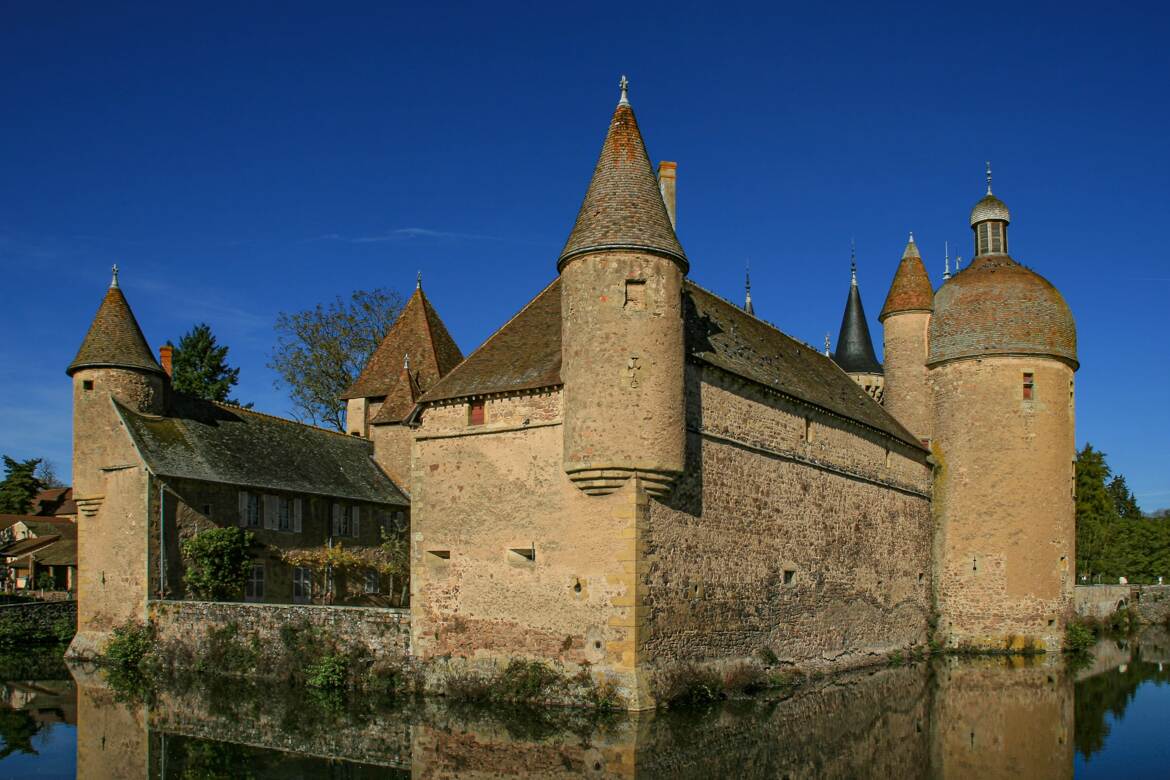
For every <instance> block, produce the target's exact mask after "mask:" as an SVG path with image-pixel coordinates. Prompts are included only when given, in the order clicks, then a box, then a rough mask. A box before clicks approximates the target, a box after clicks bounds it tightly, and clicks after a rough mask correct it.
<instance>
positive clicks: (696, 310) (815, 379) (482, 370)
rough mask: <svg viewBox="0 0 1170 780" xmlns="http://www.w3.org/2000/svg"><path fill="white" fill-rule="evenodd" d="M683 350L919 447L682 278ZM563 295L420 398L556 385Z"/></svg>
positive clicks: (546, 299) (831, 368)
mask: <svg viewBox="0 0 1170 780" xmlns="http://www.w3.org/2000/svg"><path fill="white" fill-rule="evenodd" d="M683 289H684V295H685V299H684V316H685V318H686V322H685V328H686V349H687V354H688V355H689V356H690V357H691V358H692V359H694V360H700V361H703V362H705V363H708V364H710V365H712V366H716V367H718V368H721V369H723V370H725V371H728V372H730V373H732V374H736V375H738V376H741V377H743V378H745V379H748V380H751V381H753V382H757V383H759V384H761V385H764V386H766V387H770V388H772V389H774V390H777V391H779V392H781V393H784V394H785V395H788V396H791V397H793V398H797V399H800V400H802V401H805V402H807V403H810V404H813V405H815V406H819V407H821V408H823V409H825V410H827V411H829V412H832V413H834V414H837V415H840V416H842V417H846V418H849V419H851V420H855V421H857V422H858V423H861V424H862V425H864V426H866V427H869V428H872V429H874V430H877V431H881V432H883V433H885V434H887V435H889V436H892V437H894V438H896V439H898V440H900V441H902V442H905V443H906V444H909V445H911V446H913V447H915V448H917V449H922V445H921V444H920V443H919V441H918V439H917V438H915V436H914V435H913V434H911V433H910V432H909V431H907V430H906V429H905V428H904V427H902V425H901V424H900V423H898V422H897V421H896V420H895V419H894V418H893V417H891V416H890V414H889V413H888V412H886V410H885V409H883V408H882V407H881V406H880V405H879V404H877V403H876V402H875V401H874V400H873V399H872V398H870V397H869V396H868V395H867V394H866V392H865V391H864V390H863V389H862V388H861V387H859V386H858V385H857V383H856V382H854V381H853V380H852V379H850V378H849V376H848V375H847V374H846V373H844V372H843V371H842V370H841V369H840V368H839V367H838V366H837V365H836V364H835V363H833V361H831V360H830V359H829V358H827V357H825V356H824V355H822V354H821V353H819V352H817V351H816V350H814V349H812V348H811V347H807V346H805V345H804V344H801V343H800V342H798V341H796V340H795V339H793V338H791V337H789V336H787V335H785V334H784V333H781V332H780V331H779V330H777V329H776V328H774V327H773V326H771V325H769V324H767V323H766V322H764V321H762V320H758V319H756V318H755V317H753V316H751V315H750V314H748V313H747V312H745V311H743V310H742V309H741V308H739V307H738V306H736V305H735V304H733V303H731V302H729V301H725V300H723V299H722V298H720V297H718V296H717V295H715V294H713V293H711V292H708V291H707V290H704V289H703V288H702V287H699V286H698V285H697V284H695V283H694V282H692V281H690V280H687V281H685V282H684V288H683ZM560 369H561V295H560V282H559V280H557V281H554V282H553V283H552V284H550V285H549V286H548V287H546V288H545V289H544V290H542V291H541V292H540V294H539V295H537V296H536V297H535V298H533V299H532V301H530V302H529V303H528V305H527V306H525V307H524V308H523V309H521V310H520V312H519V313H518V314H517V315H516V316H515V317H513V318H512V319H511V320H510V321H508V322H507V323H506V324H505V325H504V326H503V327H501V328H500V329H499V330H498V331H496V333H495V334H493V335H492V337H491V338H489V339H488V340H487V341H485V342H484V343H483V345H482V346H481V347H480V348H479V349H477V350H475V351H474V352H472V353H471V354H470V355H469V356H468V357H467V359H466V360H465V361H463V363H462V364H460V365H459V366H458V367H457V368H456V369H455V370H453V371H452V372H451V373H450V374H448V375H447V376H446V377H444V379H443V380H442V381H440V382H439V383H438V384H437V385H435V386H434V387H433V388H431V390H430V391H429V392H428V393H426V394H425V395H423V397H422V398H420V399H419V403H423V404H425V403H428V402H435V401H444V400H453V399H457V398H464V397H468V396H472V395H486V394H489V393H506V392H518V391H521V390H531V389H536V388H541V387H555V386H558V385H561V384H562V381H561V376H560Z"/></svg>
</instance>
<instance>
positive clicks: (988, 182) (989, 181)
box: [987, 160, 991, 195]
mask: <svg viewBox="0 0 1170 780" xmlns="http://www.w3.org/2000/svg"><path fill="white" fill-rule="evenodd" d="M987 194H988V195H990V194H991V160H988V161H987Z"/></svg>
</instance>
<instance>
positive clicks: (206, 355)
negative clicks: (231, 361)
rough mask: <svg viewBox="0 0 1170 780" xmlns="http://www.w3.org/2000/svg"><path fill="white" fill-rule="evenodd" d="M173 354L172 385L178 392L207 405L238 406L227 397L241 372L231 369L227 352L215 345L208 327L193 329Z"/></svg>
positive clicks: (175, 348) (180, 341)
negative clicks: (225, 404)
mask: <svg viewBox="0 0 1170 780" xmlns="http://www.w3.org/2000/svg"><path fill="white" fill-rule="evenodd" d="M167 343H168V344H170V342H167ZM174 350H175V351H174V356H173V358H172V360H173V373H172V374H171V385H172V386H173V387H174V388H175V390H178V391H179V392H180V393H186V394H187V395H193V396H195V397H197V398H203V399H206V400H208V401H227V402H228V403H233V404H235V403H239V402H238V401H236V400H234V399H229V398H228V394H229V393H230V392H231V389H232V387H234V386H235V385H236V383H237V382H238V381H239V377H240V369H238V368H232V367H231V366H229V365H228V362H227V353H228V348H227V347H221V346H219V345H218V344H217V343H216V340H215V334H214V333H212V332H211V327H210V326H208V325H207V323H204V322H201V323H199V324H198V325H196V326H195V327H193V328H191V330H190V331H188V332H187V335H185V336H183V338H181V339H179V346H177V347H174Z"/></svg>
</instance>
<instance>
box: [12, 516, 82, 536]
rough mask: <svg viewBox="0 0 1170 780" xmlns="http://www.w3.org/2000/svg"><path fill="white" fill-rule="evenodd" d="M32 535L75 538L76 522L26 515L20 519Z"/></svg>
mask: <svg viewBox="0 0 1170 780" xmlns="http://www.w3.org/2000/svg"><path fill="white" fill-rule="evenodd" d="M22 522H23V523H24V525H25V527H27V528H28V530H29V532H30V533H31V534H32V535H33V536H61V537H64V538H66V539H76V538H77V524H76V523H74V522H72V521H70V520H65V519H60V520H58V519H56V518H50V517H28V518H25V519H24V520H23V521H22Z"/></svg>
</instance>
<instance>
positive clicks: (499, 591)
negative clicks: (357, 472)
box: [411, 391, 645, 706]
mask: <svg viewBox="0 0 1170 780" xmlns="http://www.w3.org/2000/svg"><path fill="white" fill-rule="evenodd" d="M561 399H562V396H561V394H560V392H557V391H554V392H548V393H533V394H526V395H519V396H512V397H506V398H491V399H488V400H487V403H486V405H485V410H484V424H483V425H475V426H472V425H469V424H468V413H467V404H466V403H453V404H448V405H444V406H438V407H433V408H429V409H427V410H426V412H425V413H424V414H423V417H422V425H421V428H420V429H419V431H418V435H417V438H416V443H415V448H414V458H413V468H414V473H413V480H412V490H411V497H412V539H413V542H412V547H411V587H412V600H411V605H412V631H413V645H412V646H413V649H414V652H415V654H416V655H417V656H418V657H419V658H420V659H423V660H430V659H436V658H439V657H443V656H451V657H452V658H453V660H454V661H455V662H458V663H466V662H469V661H470V662H472V663H482V664H483V665H494V664H497V663H503V662H506V661H507V660H508V659H510V658H513V657H522V658H535V659H544V660H550V661H560V662H564V663H565V664H567V666H568V668H570V669H572V668H575V666H576V665H578V664H581V663H583V662H586V661H587V662H589V663H590V664H592V665H593V667H594V669H595V671H598V672H601V673H602V674H603V675H611V676H615V677H617V678H618V679H619V683H620V685H622V686H623V692H624V693H625V694H626V695H627V697H629V698H630V700H631V702H632V703H634V705H635V706H636V702H637V701H638V700H639V696H643V695H644V694H642V693H640V691H639V687H638V682H637V680H636V679H635V675H634V673H633V672H634V667H635V646H636V640H637V636H636V635H637V626H636V624H635V622H636V615H635V604H634V601H635V599H634V589H635V584H636V583H635V579H634V576H633V574H634V568H635V530H634V525H635V523H636V512H637V511H638V506H639V505H638V501H639V498H638V495H637V491H636V489H635V488H636V484H637V481H636V480H635V479H630V480H628V481H627V483H626V485H625V486H624V487H622V488H621V489H620V490H618V491H617V492H615V493H613V494H611V495H607V496H587V495H585V493H583V492H582V491H581V490H579V489H578V488H577V487H575V486H574V485H573V483H572V482H570V481H569V479H568V477H567V476H566V475H565V472H564V470H563V469H562V460H561V456H562V430H563V428H562V425H561ZM640 500H641V501H642V506H643V507H644V505H645V498H644V496H643V497H642V498H641V499H640ZM529 556H531V557H529Z"/></svg>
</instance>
